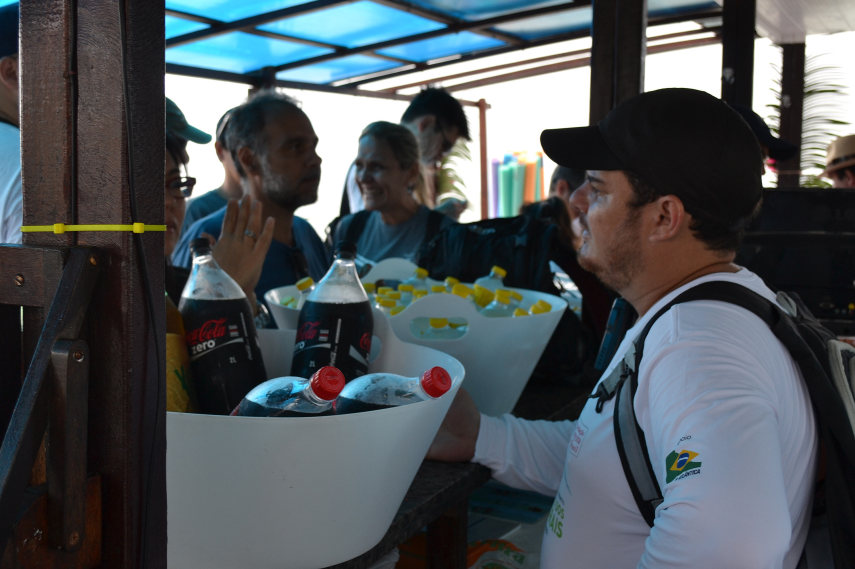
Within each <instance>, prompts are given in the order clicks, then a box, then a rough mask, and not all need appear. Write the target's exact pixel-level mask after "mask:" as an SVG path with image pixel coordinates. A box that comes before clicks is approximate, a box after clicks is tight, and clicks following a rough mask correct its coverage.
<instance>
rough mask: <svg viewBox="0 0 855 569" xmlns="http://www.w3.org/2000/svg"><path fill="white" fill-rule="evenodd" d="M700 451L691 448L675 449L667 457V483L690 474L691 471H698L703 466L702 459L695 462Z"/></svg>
mask: <svg viewBox="0 0 855 569" xmlns="http://www.w3.org/2000/svg"><path fill="white" fill-rule="evenodd" d="M696 456H698V453H696V452H692V451H690V450H681V451H679V452H677V451H673V452H671V453H670V454H669V455H668V456H667V457H666V458H665V467H666V472H665V483H666V484H667V483H669V482H672V481H674V480H676V479H677V478H679V477H681V476H683V475H688V474H689V472H694V473H695V474H697V472H698V471H699V470H700V468H701V461H697V462H695V460H694V459H695V457H696Z"/></svg>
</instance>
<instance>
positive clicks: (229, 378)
mask: <svg viewBox="0 0 855 569" xmlns="http://www.w3.org/2000/svg"><path fill="white" fill-rule="evenodd" d="M191 248H192V249H193V269H192V270H191V272H190V277H189V278H188V279H187V284H186V285H185V286H184V290H183V291H182V292H181V301H180V302H179V303H178V310H179V311H180V312H181V318H182V319H183V320H184V329H185V330H186V335H185V338H186V339H187V348H188V350H189V353H190V371H191V372H192V376H193V381H194V383H195V391H196V398H197V402H198V405H199V411H200V412H201V413H208V414H213V415H228V414H229V413H230V412H231V411H232V409H234V408H235V406H236V405H237V404H238V403H240V401H241V399H242V398H243V396H244V395H246V394H247V393H248V392H249V391H250V390H251V389H252V388H254V387H255V386H256V385H258V384H259V383H261V382H263V381H265V380H266V379H267V373H266V372H265V370H264V362H263V361H262V359H261V350H260V348H259V347H258V334H257V333H256V331H255V324H254V322H253V316H252V309H251V308H250V306H249V302H248V301H247V299H246V295H245V294H244V293H243V290H241V288H240V285H238V284H237V283H236V282H235V281H234V279H232V278H231V277H230V276H229V275H228V274H227V273H226V272H225V271H224V270H223V269H221V268H220V266H219V265H218V264H217V262H216V261H215V260H214V257H213V255H211V244H210V243H209V242H208V240H207V239H204V238H200V239H194V240H193V242H192V244H191ZM307 375H308V374H307Z"/></svg>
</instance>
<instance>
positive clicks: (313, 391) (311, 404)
mask: <svg viewBox="0 0 855 569" xmlns="http://www.w3.org/2000/svg"><path fill="white" fill-rule="evenodd" d="M343 387H344V375H343V374H342V373H341V372H340V371H339V370H337V369H336V368H334V367H332V366H324V367H322V368H321V369H319V370H318V371H316V372H315V374H314V375H313V376H312V377H311V378H309V379H306V378H303V377H294V376H287V377H277V378H275V379H270V380H267V381H265V382H264V383H262V384H261V385H258V386H256V387H255V389H253V390H252V391H250V392H249V393H247V394H246V396H245V397H244V398H243V400H242V401H241V402H240V405H238V406H237V407H236V408H235V410H234V411H232V415H239V416H241V417H305V416H308V415H330V414H332V405H333V401H335V398H336V397H338V394H339V393H340V392H341V389H342V388H343Z"/></svg>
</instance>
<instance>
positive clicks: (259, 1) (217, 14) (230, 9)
mask: <svg viewBox="0 0 855 569" xmlns="http://www.w3.org/2000/svg"><path fill="white" fill-rule="evenodd" d="M305 3H306V0H238V1H235V0H166V9H167V10H178V11H179V12H186V13H187V14H195V15H197V16H202V17H205V18H212V19H214V20H220V21H222V22H234V21H235V20H243V19H244V18H250V17H252V16H258V15H259V14H264V13H265V12H273V11H274V10H281V9H283V8H291V7H293V6H299V5H300V4H305Z"/></svg>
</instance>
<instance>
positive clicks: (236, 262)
mask: <svg viewBox="0 0 855 569" xmlns="http://www.w3.org/2000/svg"><path fill="white" fill-rule="evenodd" d="M165 117H166V124H165V143H166V148H165V150H166V151H165V152H164V183H163V190H164V195H163V206H164V223H165V225H166V231H165V233H164V239H163V252H164V257H165V258H166V260H167V266H166V292H167V294H168V295H169V297H170V298H171V299H172V301H173V302H174V303H175V304H178V301H179V299H180V297H181V291H182V290H183V289H184V284H185V283H186V282H187V277H188V276H189V270H188V269H187V268H185V267H175V266H172V265H170V264H169V259H170V256H171V255H172V253H173V251H174V250H175V247H176V244H177V243H178V239H179V235H180V230H181V226H182V223H183V221H184V215H185V211H186V207H187V198H189V197H191V196H192V195H193V189H194V187H195V185H196V178H193V177H192V176H188V175H187V163H188V162H189V160H190V158H189V155H188V154H187V143H188V142H194V143H196V144H207V143H208V142H210V141H211V135H210V134H208V133H206V132H203V131H201V130H199V129H198V128H196V127H194V126H192V125H190V124H189V123H188V122H187V119H186V118H185V117H184V113H182V112H181V109H179V108H178V105H176V104H175V103H174V102H173V101H172V100H170V99H166V107H165ZM222 225H223V227H222V228H221V232H220V234H219V240H217V242H216V243H215V244H214V247H213V249H212V253H213V255H214V258H215V259H217V262H218V263H219V264H220V266H221V267H222V268H223V270H225V271H226V272H227V273H228V274H229V275H230V276H231V277H232V278H233V279H235V281H237V283H238V284H239V285H240V286H241V288H243V290H244V292H245V293H246V294H247V298H248V299H249V300H250V303H251V304H253V305H254V306H257V302H255V294H254V289H255V285H256V283H257V282H258V279H259V276H260V275H261V266H262V264H263V263H264V257H265V255H266V254H267V249H268V248H269V247H270V241H271V239H272V237H273V221H272V220H269V221H267V222H266V223H264V224H263V223H262V220H261V208H260V206H259V204H258V203H256V202H254V201H253V200H252V199H251V198H250V199H246V200H244V201H243V202H242V203H241V204H238V202H237V200H231V201H230V202H229V204H228V206H227V207H226V208H225V212H224V217H223V223H222ZM248 232H249V233H252V234H253V235H256V237H255V238H253V239H250V238H248V237H247V236H246V235H247V233H248ZM211 240H212V241H213V238H211ZM258 311H260V308H257V312H258Z"/></svg>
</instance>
